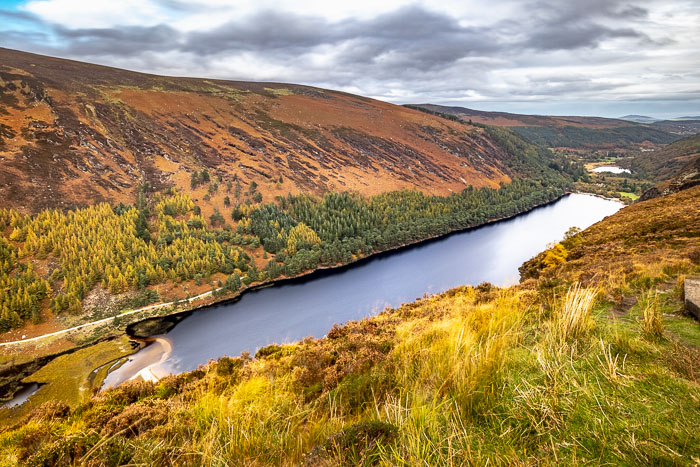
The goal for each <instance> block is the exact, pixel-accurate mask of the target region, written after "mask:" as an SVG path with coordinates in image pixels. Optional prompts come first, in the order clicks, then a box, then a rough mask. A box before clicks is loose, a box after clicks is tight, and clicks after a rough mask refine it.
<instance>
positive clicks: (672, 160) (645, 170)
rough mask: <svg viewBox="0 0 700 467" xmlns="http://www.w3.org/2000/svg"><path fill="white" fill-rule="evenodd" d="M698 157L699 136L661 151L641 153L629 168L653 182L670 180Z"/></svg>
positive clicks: (684, 139)
mask: <svg viewBox="0 0 700 467" xmlns="http://www.w3.org/2000/svg"><path fill="white" fill-rule="evenodd" d="M698 156H700V134H698V135H694V136H689V137H687V138H683V139H681V140H678V141H676V142H675V143H673V144H669V145H668V146H666V147H665V148H663V149H659V150H656V151H649V152H643V153H641V154H639V155H638V156H636V157H635V158H634V159H632V160H631V162H630V163H629V167H630V168H631V169H632V170H633V171H635V172H637V173H640V174H642V175H644V176H646V177H649V178H650V179H651V180H653V181H654V182H663V181H666V180H670V179H671V178H673V177H674V176H676V175H677V174H678V172H679V171H680V170H681V169H682V168H683V167H684V166H685V165H687V164H689V163H692V161H693V160H695V159H696V158H697V157H698Z"/></svg>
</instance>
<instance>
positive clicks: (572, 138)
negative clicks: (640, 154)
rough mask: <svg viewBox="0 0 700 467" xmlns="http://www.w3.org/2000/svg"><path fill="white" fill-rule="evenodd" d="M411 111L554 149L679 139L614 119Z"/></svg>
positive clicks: (626, 146) (630, 146)
mask: <svg viewBox="0 0 700 467" xmlns="http://www.w3.org/2000/svg"><path fill="white" fill-rule="evenodd" d="M409 107H419V108H423V109H426V110H428V111H431V112H436V113H442V114H449V115H453V116H456V117H458V118H460V119H461V120H465V121H472V122H476V123H483V124H486V125H496V126H506V127H510V128H511V129H512V130H514V131H515V132H517V133H518V134H520V135H521V136H523V137H525V138H527V139H528V140H530V141H532V142H533V143H536V144H540V145H543V146H546V147H550V148H564V149H572V150H618V151H627V150H636V149H639V147H640V146H646V147H661V146H662V145H665V144H668V143H671V142H673V141H675V140H677V139H678V138H679V137H678V136H677V135H675V134H672V133H670V132H668V131H664V130H661V129H658V128H654V127H652V126H649V125H644V124H639V123H634V122H630V121H626V120H622V119H614V118H602V117H578V116H549V115H523V114H514V113H508V112H485V111H481V110H473V109H468V108H466V107H448V106H442V105H435V104H419V105H417V106H412V105H411V106H409Z"/></svg>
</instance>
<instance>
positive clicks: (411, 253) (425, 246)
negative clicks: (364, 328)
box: [105, 194, 623, 386]
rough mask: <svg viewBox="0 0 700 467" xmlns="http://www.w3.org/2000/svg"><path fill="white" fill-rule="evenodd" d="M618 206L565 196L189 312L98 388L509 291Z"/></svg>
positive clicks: (184, 369)
mask: <svg viewBox="0 0 700 467" xmlns="http://www.w3.org/2000/svg"><path fill="white" fill-rule="evenodd" d="M622 206H623V205H622V204H621V203H619V202H617V201H612V200H608V199H603V198H599V197H596V196H592V195H584V194H571V195H567V196H564V197H563V198H561V199H559V200H557V201H555V202H553V203H551V204H548V205H546V206H542V207H539V208H536V209H533V210H532V211H529V212H526V213H524V214H520V215H518V216H516V217H513V218H511V219H507V220H503V221H499V222H495V223H492V224H489V225H485V226H482V227H478V228H475V229H471V230H468V231H464V232H457V233H453V234H450V235H447V236H444V237H441V238H439V239H436V240H433V241H430V242H426V243H422V244H420V245H416V246H413V247H407V248H404V249H401V250H398V251H395V252H391V253H386V254H382V255H378V256H377V257H375V258H370V259H369V260H367V261H363V262H361V263H359V264H355V265H351V266H347V267H343V268H339V269H336V270H330V271H327V272H324V273H323V274H319V275H315V276H314V277H313V278H309V279H305V280H293V281H290V282H288V283H282V284H279V285H275V286H273V287H268V288H265V289H261V290H256V291H253V292H250V293H246V294H244V295H243V296H242V297H241V299H240V300H239V301H237V302H235V303H229V304H222V305H215V306H211V307H207V308H203V309H201V310H198V311H195V312H194V313H192V314H191V315H190V316H188V317H187V318H185V319H184V320H182V321H181V322H180V323H179V324H177V325H176V326H175V327H174V328H173V329H172V330H171V331H170V332H168V333H167V334H166V335H165V336H159V339H156V342H155V343H153V344H152V345H149V346H148V347H146V348H144V349H142V350H140V351H139V352H137V353H136V354H134V355H133V356H131V357H130V359H129V361H128V362H127V363H125V364H124V365H123V366H121V367H120V368H119V369H117V370H115V371H114V372H112V373H111V374H109V375H108V377H107V379H106V380H105V386H112V385H117V384H119V383H121V382H123V381H125V380H127V379H129V378H132V377H134V376H135V375H137V374H139V373H140V374H141V375H142V376H144V377H145V378H150V379H153V378H154V377H155V378H157V377H162V376H165V375H167V374H169V373H179V372H183V371H189V370H193V369H195V368H197V366H198V365H200V364H204V363H207V362H208V361H209V360H210V359H216V358H219V357H221V356H224V355H228V356H237V355H240V353H241V352H243V351H249V352H250V353H251V354H253V353H255V351H256V350H257V349H259V348H260V347H264V346H266V345H269V344H273V343H287V342H295V341H298V340H300V339H302V338H304V337H306V336H314V337H322V336H324V335H325V334H326V333H327V332H328V331H329V330H330V329H331V327H332V326H333V324H334V323H344V322H346V321H348V320H358V319H361V318H364V317H367V316H372V315H375V314H377V313H379V312H381V311H382V310H384V309H385V308H386V307H397V306H399V305H401V304H402V303H407V302H412V301H414V300H415V299H416V298H418V297H422V296H423V295H424V294H434V293H438V292H442V291H445V290H448V289H450V288H453V287H457V286H459V285H477V284H479V283H481V282H491V283H493V284H496V285H500V286H508V285H513V284H516V283H517V282H518V280H519V273H518V267H519V266H520V265H521V264H522V263H523V262H525V261H526V260H528V259H530V258H532V257H533V256H535V255H536V254H537V253H539V252H541V251H543V250H544V249H545V248H546V247H547V245H548V244H550V243H552V242H556V241H559V240H561V239H562V238H563V236H564V233H565V232H566V231H567V230H568V229H569V228H570V227H573V226H576V227H580V228H582V229H584V228H586V227H589V226H590V225H592V224H594V223H596V222H598V221H600V220H602V219H603V218H604V217H606V216H609V215H611V214H614V213H615V212H617V211H618V210H619V209H620V208H621V207H622Z"/></svg>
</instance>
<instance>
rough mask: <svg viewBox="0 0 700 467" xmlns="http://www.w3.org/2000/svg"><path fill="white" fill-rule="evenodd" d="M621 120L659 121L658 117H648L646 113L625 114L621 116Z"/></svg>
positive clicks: (636, 121)
mask: <svg viewBox="0 0 700 467" xmlns="http://www.w3.org/2000/svg"><path fill="white" fill-rule="evenodd" d="M620 120H627V121H628V122H635V123H654V122H658V121H659V119H657V118H653V117H647V116H646V115H625V116H624V117H620Z"/></svg>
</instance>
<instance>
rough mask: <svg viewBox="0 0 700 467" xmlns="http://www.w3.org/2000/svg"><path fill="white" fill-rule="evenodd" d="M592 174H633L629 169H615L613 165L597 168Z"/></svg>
mask: <svg viewBox="0 0 700 467" xmlns="http://www.w3.org/2000/svg"><path fill="white" fill-rule="evenodd" d="M591 172H595V173H601V172H610V173H614V174H622V173H627V174H629V173H632V172H631V171H630V170H629V169H621V168H620V167H613V166H612V165H604V166H602V167H596V168H595V169H593V170H591Z"/></svg>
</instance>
